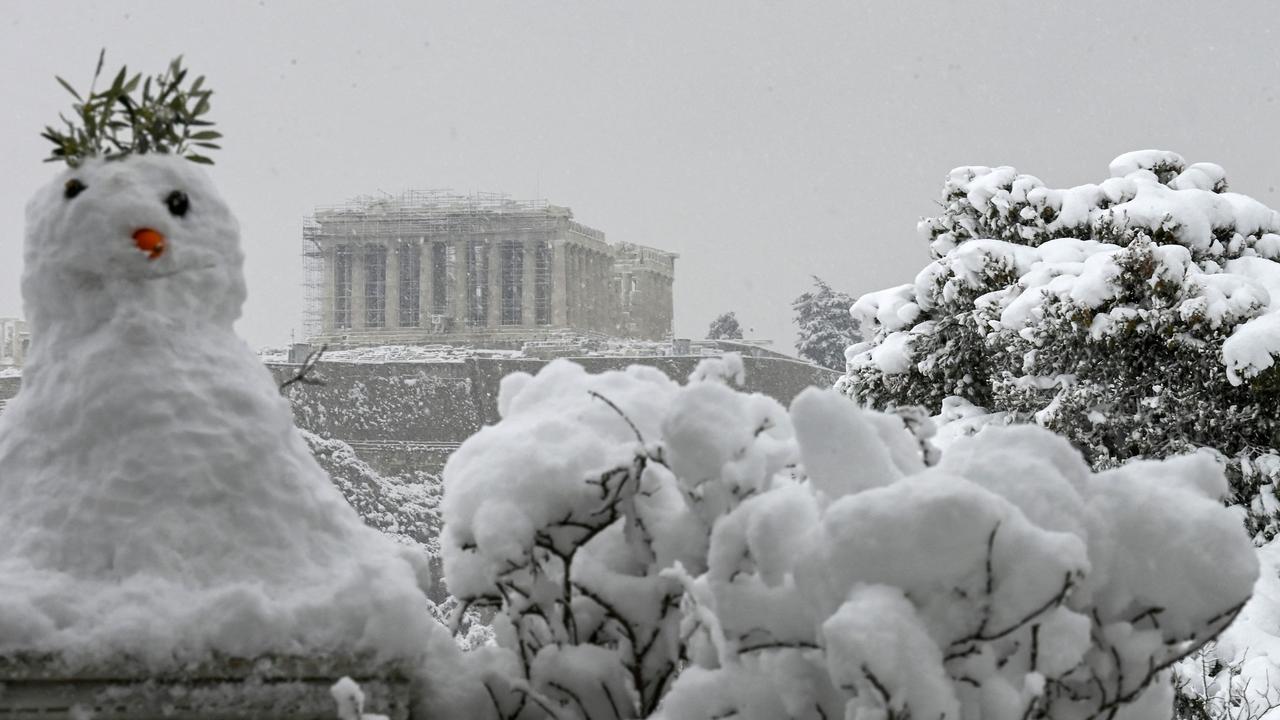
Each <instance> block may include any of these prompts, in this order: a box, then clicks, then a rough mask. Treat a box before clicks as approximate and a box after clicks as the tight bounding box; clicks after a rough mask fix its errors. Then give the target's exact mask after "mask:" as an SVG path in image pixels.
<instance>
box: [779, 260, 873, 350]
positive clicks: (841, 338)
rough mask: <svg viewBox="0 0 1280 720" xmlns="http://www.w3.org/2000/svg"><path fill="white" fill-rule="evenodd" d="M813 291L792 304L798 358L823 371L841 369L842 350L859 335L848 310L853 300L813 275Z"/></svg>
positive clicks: (855, 340)
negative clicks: (797, 331)
mask: <svg viewBox="0 0 1280 720" xmlns="http://www.w3.org/2000/svg"><path fill="white" fill-rule="evenodd" d="M813 284H814V289H813V290H810V291H808V292H805V293H804V294H802V295H800V297H798V298H796V299H795V300H793V301H792V302H791V307H792V309H794V310H795V312H796V315H795V320H796V327H797V328H798V329H799V339H798V340H797V341H796V352H798V353H800V357H802V358H804V359H806V360H808V361H809V362H812V363H814V364H816V365H821V366H822V367H825V368H833V369H837V370H839V369H842V368H844V366H845V362H844V350H845V348H847V347H849V346H850V345H852V344H853V343H855V342H857V340H858V338H859V335H860V333H859V332H858V328H857V324H856V323H855V322H854V321H853V316H852V315H850V314H849V308H850V307H852V306H853V298H852V297H851V296H850V295H849V294H848V293H844V292H840V291H839V290H833V289H832V288H831V286H830V285H828V284H827V283H826V282H824V281H823V280H822V278H820V277H818V276H816V275H815V276H813Z"/></svg>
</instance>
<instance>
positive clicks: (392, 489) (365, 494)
mask: <svg viewBox="0 0 1280 720" xmlns="http://www.w3.org/2000/svg"><path fill="white" fill-rule="evenodd" d="M299 432H300V433H301V434H302V438H303V439H304V440H306V441H307V447H308V448H310V449H311V454H312V455H313V456H315V459H316V462H318V463H319V464H320V467H322V468H324V471H325V472H327V473H328V474H329V478H330V479H331V480H332V481H333V484H334V486H335V487H337V488H338V490H339V491H341V492H342V496H343V497H345V498H346V499H347V502H349V503H351V507H353V508H355V509H356V512H357V513H359V514H360V519H361V520H364V523H365V524H366V525H368V526H369V527H372V528H375V529H377V530H381V531H382V532H383V533H384V534H386V535H390V536H391V537H393V538H395V539H396V540H397V541H399V542H401V543H404V544H407V545H416V546H418V547H420V548H422V550H423V552H424V553H426V554H428V555H430V556H431V557H432V558H437V557H439V556H440V493H441V483H440V478H439V477H438V476H436V475H432V474H431V473H428V472H425V471H421V470H412V471H409V472H407V473H405V474H404V475H400V476H385V475H383V474H382V473H380V472H378V471H377V470H375V469H373V467H371V466H370V465H369V464H368V463H366V462H365V461H364V460H361V459H360V456H359V455H357V454H356V452H355V450H352V449H351V446H350V445H348V444H347V443H345V442H343V441H341V440H336V439H333V438H325V437H321V436H319V435H317V434H315V433H313V432H310V431H308V430H300V431H299Z"/></svg>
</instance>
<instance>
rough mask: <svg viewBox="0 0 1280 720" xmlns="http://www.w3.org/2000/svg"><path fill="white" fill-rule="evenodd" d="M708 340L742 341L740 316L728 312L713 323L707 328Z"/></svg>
mask: <svg viewBox="0 0 1280 720" xmlns="http://www.w3.org/2000/svg"><path fill="white" fill-rule="evenodd" d="M707 339H708V340H741V339H742V326H741V325H739V324H738V316H737V315H735V314H733V313H732V312H727V313H724V314H723V315H721V316H720V317H717V318H716V319H715V320H712V321H711V327H709V328H707Z"/></svg>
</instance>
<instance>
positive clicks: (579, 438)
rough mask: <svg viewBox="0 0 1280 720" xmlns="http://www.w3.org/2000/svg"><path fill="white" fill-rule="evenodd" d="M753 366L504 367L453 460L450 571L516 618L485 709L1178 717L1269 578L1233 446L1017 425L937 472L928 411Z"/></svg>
mask: <svg viewBox="0 0 1280 720" xmlns="http://www.w3.org/2000/svg"><path fill="white" fill-rule="evenodd" d="M741 379H742V363H741V359H740V358H738V357H736V356H732V355H730V356H726V357H725V358H723V359H720V358H717V359H712V360H708V361H705V362H704V363H703V364H702V365H701V366H700V367H699V368H698V369H697V370H696V371H695V372H694V374H693V376H692V377H691V378H690V381H689V383H688V384H686V385H680V384H679V383H676V382H674V381H672V380H671V379H669V378H667V377H666V376H665V375H664V374H663V373H661V372H659V371H657V370H655V369H653V368H647V367H632V368H629V369H628V370H626V371H613V372H606V373H602V374H599V375H591V374H588V373H587V372H586V371H585V370H583V368H581V367H580V366H578V365H575V364H573V363H571V362H569V361H565V360H558V361H555V362H553V363H551V364H549V365H548V366H546V367H545V368H544V369H543V370H542V371H541V372H539V374H538V375H537V376H536V377H533V376H529V375H527V374H523V373H517V374H515V375H512V376H509V377H508V378H506V379H505V380H504V381H503V385H502V389H501V392H500V395H499V398H498V404H499V410H500V413H501V416H502V419H501V421H500V422H498V423H497V424H496V425H493V426H490V427H486V428H485V429H484V430H482V431H481V432H479V433H478V434H476V435H475V436H473V437H472V438H470V439H469V440H468V441H467V442H466V443H464V444H463V446H462V447H461V448H460V449H459V450H458V451H457V452H456V453H455V454H454V455H453V456H452V457H451V458H450V460H449V463H448V465H447V467H446V468H445V498H444V503H443V504H444V518H445V534H444V538H443V540H442V545H443V552H444V558H445V573H446V579H447V582H448V584H449V588H450V590H451V591H452V592H453V593H454V594H455V595H456V596H457V597H458V598H459V599H460V600H461V601H462V603H463V604H464V606H474V605H481V606H490V607H494V608H497V609H498V610H500V614H499V615H498V617H497V620H496V622H495V628H496V631H497V641H498V646H496V647H488V648H483V649H481V650H478V651H475V652H473V653H470V654H469V656H468V657H469V662H468V663H466V665H465V667H463V668H460V674H461V675H462V676H465V677H466V678H468V679H469V680H470V681H471V684H472V686H473V687H472V691H473V695H472V698H473V702H472V704H471V707H470V708H469V709H468V716H469V717H474V718H521V719H524V720H531V719H533V718H549V717H554V718H559V719H564V720H567V719H569V718H580V719H586V718H590V719H592V720H597V719H600V720H602V719H604V718H630V717H653V718H680V719H682V720H696V719H698V718H708V719H709V718H726V717H737V718H745V719H754V718H760V719H765V718H768V719H770V720H771V719H773V718H780V717H787V718H797V719H806V720H808V719H811V720H818V719H819V718H863V719H866V718H882V719H885V720H888V719H890V718H900V719H905V718H908V717H914V718H932V719H939V718H940V719H942V720H947V719H955V720H958V719H959V718H962V717H967V718H972V717H982V718H998V719H1003V718H1011V719H1019V718H1022V719H1025V718H1050V717H1051V718H1059V719H1066V720H1072V719H1075V718H1103V717H1108V718H1109V717H1125V718H1131V719H1132V718H1168V717H1169V716H1170V713H1171V712H1172V693H1173V688H1172V685H1171V683H1170V682H1169V677H1168V675H1169V672H1168V669H1169V667H1170V666H1171V664H1172V663H1174V662H1176V661H1178V660H1179V659H1180V658H1183V657H1185V656H1187V655H1188V654H1189V653H1191V652H1193V651H1194V650H1195V649H1196V648H1197V647H1199V646H1201V645H1203V644H1204V643H1205V642H1207V641H1209V640H1211V639H1212V638H1214V637H1215V636H1216V635H1217V634H1218V633H1219V632H1220V631H1221V629H1222V628H1223V627H1224V626H1226V625H1227V624H1228V623H1229V622H1231V620H1232V619H1233V618H1234V617H1235V616H1236V615H1237V614H1238V613H1239V611H1240V608H1241V606H1242V605H1243V603H1244V601H1245V600H1246V598H1247V597H1248V596H1249V593H1250V590H1251V589H1252V587H1253V583H1254V580H1255V578H1256V576H1257V559H1256V557H1255V555H1254V554H1253V553H1252V552H1251V546H1250V543H1249V540H1248V538H1247V536H1246V535H1245V534H1244V532H1243V531H1242V530H1241V528H1240V525H1239V521H1238V519H1237V517H1236V516H1235V515H1234V514H1232V513H1231V512H1230V511H1228V510H1227V509H1226V508H1224V507H1223V506H1222V504H1221V503H1220V501H1219V498H1220V497H1221V496H1222V495H1223V494H1224V493H1225V492H1226V491H1227V485H1226V482H1225V478H1224V475H1223V472H1222V468H1221V465H1220V464H1219V463H1218V462H1217V461H1216V460H1215V458H1213V457H1212V456H1211V455H1209V454H1206V453H1199V454H1193V455H1188V456H1183V457H1178V458H1174V459H1168V460H1164V461H1148V462H1139V463H1131V464H1128V465H1125V466H1123V467H1120V468H1115V469H1111V470H1107V471H1104V472H1100V473H1094V472H1091V471H1090V469H1089V467H1088V466H1087V465H1086V463H1085V462H1084V460H1083V458H1082V457H1081V455H1080V454H1079V452H1077V451H1076V450H1074V449H1073V448H1072V447H1071V446H1070V445H1069V444H1068V443H1067V442H1066V441H1065V440H1063V439H1061V438H1059V437H1057V436H1055V435H1053V434H1052V433H1050V432H1049V431H1046V430H1044V429H1041V428H1037V427H1034V426H1018V427H1010V428H992V429H989V430H988V431H986V432H984V433H981V434H979V435H976V436H973V437H969V438H963V439H960V440H958V441H957V442H955V443H954V444H952V445H951V446H950V448H949V449H948V450H947V451H946V452H945V453H944V454H943V456H942V457H941V460H940V461H937V462H936V464H933V465H930V464H929V462H927V460H931V458H928V457H926V454H925V453H923V452H922V438H924V437H926V436H927V435H928V432H927V431H928V422H927V420H926V421H923V422H916V421H919V418H916V419H915V420H916V421H913V422H905V421H904V417H903V416H899V415H889V414H881V413H875V412H867V411H863V410H861V409H859V408H858V407H857V406H855V405H854V404H853V403H850V402H848V401H847V400H846V399H844V398H842V397H841V396H840V395H839V394H837V393H835V392H834V391H830V390H818V389H811V390H809V391H806V392H805V393H803V394H801V395H800V396H799V397H798V398H797V399H796V400H795V401H794V402H793V403H792V405H791V407H790V409H789V410H788V409H787V408H784V407H782V406H781V405H779V404H778V403H777V402H776V401H774V400H773V399H771V398H768V397H765V396H762V395H758V394H746V393H742V392H739V391H737V390H735V389H733V388H732V387H731V385H730V383H731V382H734V381H736V382H737V383H739V384H740V383H741ZM911 427H916V428H918V431H917V432H915V433H913V432H912V431H911V430H910V429H909V428H911ZM461 686H462V685H461V681H459V684H458V685H457V687H461ZM1117 713H1118V714H1117Z"/></svg>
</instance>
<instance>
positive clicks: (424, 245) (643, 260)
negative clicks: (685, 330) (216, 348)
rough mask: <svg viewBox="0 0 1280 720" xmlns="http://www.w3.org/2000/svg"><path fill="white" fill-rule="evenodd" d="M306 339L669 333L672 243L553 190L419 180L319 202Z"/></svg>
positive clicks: (358, 341)
mask: <svg viewBox="0 0 1280 720" xmlns="http://www.w3.org/2000/svg"><path fill="white" fill-rule="evenodd" d="M302 235H303V255H304V259H305V263H306V274H307V278H306V289H307V298H306V308H307V317H306V324H305V329H306V333H307V335H308V340H309V341H310V342H313V343H316V342H326V343H333V344H339V345H368V344H385V343H406V344H412V343H468V344H470V343H493V345H492V346H493V347H499V346H503V345H506V344H512V343H518V342H519V341H521V340H531V339H539V338H542V337H548V336H551V335H554V334H555V333H557V332H564V331H570V332H574V333H579V334H583V335H598V336H608V337H621V338H639V339H646V340H663V339H666V338H668V337H670V335H671V330H672V283H673V281H674V277H675V274H674V273H675V258H676V257H677V256H676V255H675V254H674V253H670V252H666V251H663V250H658V249H655V248H651V247H646V246H644V245H637V244H634V243H627V242H610V241H609V240H607V239H606V238H605V234H604V233H603V232H601V231H599V230H596V229H594V228H590V227H587V226H586V225H582V224H580V223H577V222H574V220H573V212H572V211H571V210H569V208H566V207H559V206H556V205H551V204H548V203H547V202H545V201H515V200H512V199H510V198H509V197H507V196H505V195H499V194H492V193H477V194H473V195H456V194H452V193H449V192H447V191H410V192H406V193H404V194H402V195H398V196H387V197H381V198H368V197H362V198H356V199H354V200H351V201H349V202H347V203H345V204H343V205H339V206H333V207H324V208H318V209H317V210H316V212H315V215H313V216H312V217H310V218H307V220H306V222H305V223H304V226H303V233H302Z"/></svg>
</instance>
